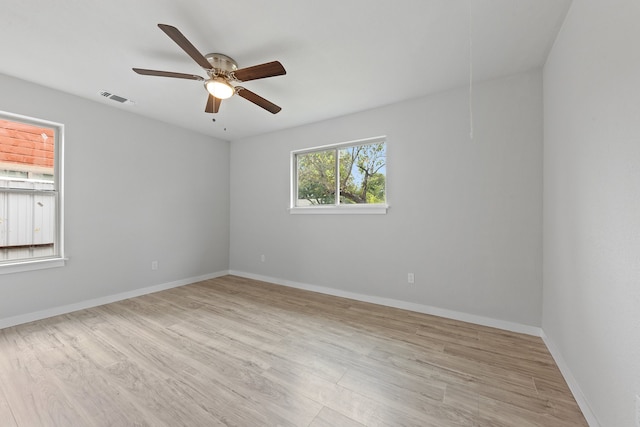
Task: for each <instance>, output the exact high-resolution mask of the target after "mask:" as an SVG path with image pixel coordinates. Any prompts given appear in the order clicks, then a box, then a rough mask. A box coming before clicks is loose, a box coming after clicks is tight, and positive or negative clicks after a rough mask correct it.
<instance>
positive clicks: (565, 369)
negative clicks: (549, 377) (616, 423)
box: [541, 331, 601, 427]
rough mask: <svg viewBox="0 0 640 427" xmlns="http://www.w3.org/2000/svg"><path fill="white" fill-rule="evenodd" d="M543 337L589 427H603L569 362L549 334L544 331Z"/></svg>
mask: <svg viewBox="0 0 640 427" xmlns="http://www.w3.org/2000/svg"><path fill="white" fill-rule="evenodd" d="M541 336H542V340H543V341H544V343H545V344H546V346H547V348H548V349H549V353H551V356H552V357H553V360H555V362H556V365H558V369H560V372H561V373H562V376H563V377H564V380H565V381H566V382H567V385H568V386H569V389H570V390H571V393H572V394H573V397H574V398H575V399H576V402H577V403H578V406H579V407H580V410H581V411H582V415H584V418H585V419H586V420H587V423H588V424H589V427H600V426H601V424H600V422H599V421H598V419H597V418H596V416H595V414H594V413H593V410H592V409H591V405H589V401H588V400H587V398H586V397H585V396H584V393H583V392H582V389H581V388H580V384H578V381H577V380H576V378H575V377H574V376H573V373H572V372H571V369H569V365H567V362H566V361H565V360H564V357H562V353H561V352H560V350H558V347H557V346H556V345H555V343H554V342H553V340H551V339H550V338H549V337H548V336H547V334H545V333H544V331H542V335H541Z"/></svg>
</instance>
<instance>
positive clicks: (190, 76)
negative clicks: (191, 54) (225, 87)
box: [132, 68, 204, 82]
mask: <svg viewBox="0 0 640 427" xmlns="http://www.w3.org/2000/svg"><path fill="white" fill-rule="evenodd" d="M132 70H133V71H135V72H136V73H138V74H142V75H143V76H159V77H174V78H176V79H188V80H199V81H201V82H203V81H204V78H202V77H200V76H196V75H195V74H184V73H173V72H171V71H158V70H147V69H144V68H132Z"/></svg>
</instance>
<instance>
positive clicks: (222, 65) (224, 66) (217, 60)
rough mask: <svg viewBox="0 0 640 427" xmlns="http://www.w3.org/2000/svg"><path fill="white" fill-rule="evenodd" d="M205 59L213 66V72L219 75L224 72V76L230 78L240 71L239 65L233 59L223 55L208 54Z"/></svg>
mask: <svg viewBox="0 0 640 427" xmlns="http://www.w3.org/2000/svg"><path fill="white" fill-rule="evenodd" d="M204 57H205V58H206V59H207V61H209V63H210V64H211V67H212V68H213V71H216V72H217V73H218V74H220V72H222V74H224V75H227V76H228V75H229V74H231V73H233V72H234V71H236V70H237V69H238V63H237V62H236V61H235V60H234V59H233V58H231V57H229V56H227V55H223V54H222V53H208V54H206V55H205V56H204Z"/></svg>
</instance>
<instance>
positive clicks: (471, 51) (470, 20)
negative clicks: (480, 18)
mask: <svg viewBox="0 0 640 427" xmlns="http://www.w3.org/2000/svg"><path fill="white" fill-rule="evenodd" d="M471 2H472V0H469V139H471V140H473V43H472V37H471V30H472V27H473V26H472V18H471V17H472V13H471Z"/></svg>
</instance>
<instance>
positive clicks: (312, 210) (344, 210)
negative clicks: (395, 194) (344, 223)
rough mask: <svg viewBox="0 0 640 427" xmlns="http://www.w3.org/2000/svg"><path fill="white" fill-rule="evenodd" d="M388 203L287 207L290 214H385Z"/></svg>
mask: <svg viewBox="0 0 640 427" xmlns="http://www.w3.org/2000/svg"><path fill="white" fill-rule="evenodd" d="M388 209H389V206H388V205H369V206H367V205H340V206H305V207H293V208H289V213H290V214H291V215H385V214H386V213H387V210H388Z"/></svg>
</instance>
